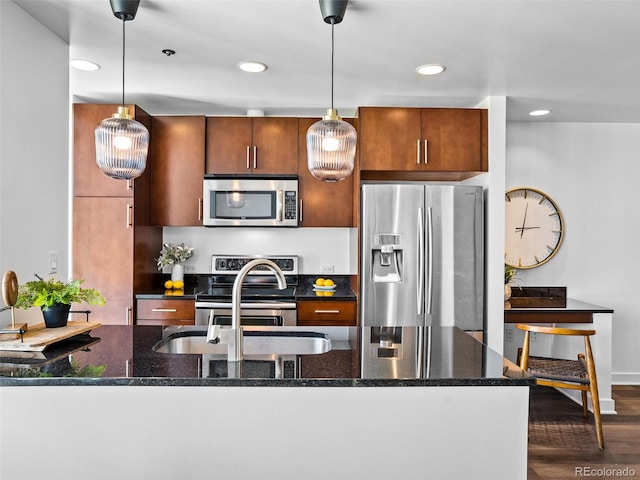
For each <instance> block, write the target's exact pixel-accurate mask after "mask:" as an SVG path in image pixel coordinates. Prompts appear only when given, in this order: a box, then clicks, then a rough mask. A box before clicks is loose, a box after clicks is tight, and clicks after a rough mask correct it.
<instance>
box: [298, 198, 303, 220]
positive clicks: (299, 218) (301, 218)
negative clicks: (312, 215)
mask: <svg viewBox="0 0 640 480" xmlns="http://www.w3.org/2000/svg"><path fill="white" fill-rule="evenodd" d="M303 221H304V220H303V216H302V199H300V211H299V212H298V223H302V222H303Z"/></svg>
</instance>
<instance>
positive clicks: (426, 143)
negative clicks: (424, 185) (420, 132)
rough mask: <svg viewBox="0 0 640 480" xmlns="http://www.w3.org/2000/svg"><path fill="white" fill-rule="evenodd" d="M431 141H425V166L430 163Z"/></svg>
mask: <svg viewBox="0 0 640 480" xmlns="http://www.w3.org/2000/svg"><path fill="white" fill-rule="evenodd" d="M428 147H429V140H426V139H425V141H424V164H425V165H426V164H427V163H429V148H428Z"/></svg>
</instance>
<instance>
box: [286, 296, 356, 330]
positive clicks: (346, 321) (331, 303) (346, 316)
mask: <svg viewBox="0 0 640 480" xmlns="http://www.w3.org/2000/svg"><path fill="white" fill-rule="evenodd" d="M356 323H357V319H356V302H355V300H299V301H298V325H303V326H352V325H356Z"/></svg>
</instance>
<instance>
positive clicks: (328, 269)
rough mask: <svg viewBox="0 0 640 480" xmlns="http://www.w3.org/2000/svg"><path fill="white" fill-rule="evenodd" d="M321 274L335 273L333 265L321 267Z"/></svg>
mask: <svg viewBox="0 0 640 480" xmlns="http://www.w3.org/2000/svg"><path fill="white" fill-rule="evenodd" d="M320 273H333V265H321V266H320Z"/></svg>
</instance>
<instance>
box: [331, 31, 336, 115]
mask: <svg viewBox="0 0 640 480" xmlns="http://www.w3.org/2000/svg"><path fill="white" fill-rule="evenodd" d="M334 26H335V23H334V22H331V110H333V57H334V49H335V48H334V45H335V42H334V33H333V27H334Z"/></svg>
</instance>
